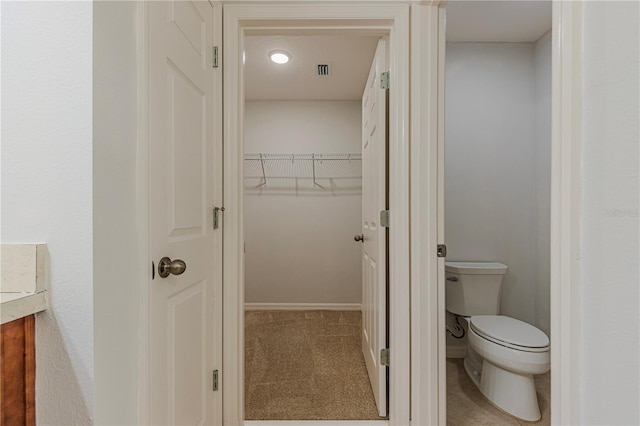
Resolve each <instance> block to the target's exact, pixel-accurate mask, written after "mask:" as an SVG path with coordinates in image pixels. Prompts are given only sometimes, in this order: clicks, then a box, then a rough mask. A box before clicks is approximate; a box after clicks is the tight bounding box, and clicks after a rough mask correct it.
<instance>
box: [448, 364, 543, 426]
mask: <svg viewBox="0 0 640 426" xmlns="http://www.w3.org/2000/svg"><path fill="white" fill-rule="evenodd" d="M550 379H551V373H547V374H543V375H540V376H536V377H535V382H536V390H537V392H538V403H539V404H540V411H541V412H542V419H540V421H538V422H535V423H530V422H525V421H523V420H517V419H515V418H513V417H511V416H510V415H508V414H505V413H504V412H503V411H501V410H499V409H498V408H496V407H495V406H493V405H492V404H491V403H490V402H489V400H488V399H487V398H485V397H484V395H482V393H480V390H479V389H478V388H477V387H476V385H474V384H473V382H472V381H471V379H470V378H469V377H468V376H467V373H466V371H465V370H464V366H463V364H462V358H448V359H447V425H450V426H463V425H474V426H475V425H530V424H535V425H550V424H551V410H550V408H551V398H550V395H551V382H550Z"/></svg>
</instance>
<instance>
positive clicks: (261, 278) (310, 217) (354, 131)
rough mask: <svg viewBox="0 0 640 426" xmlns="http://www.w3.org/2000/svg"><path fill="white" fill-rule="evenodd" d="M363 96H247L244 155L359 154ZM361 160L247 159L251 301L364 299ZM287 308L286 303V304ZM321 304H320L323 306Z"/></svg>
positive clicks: (355, 304) (355, 302) (348, 304)
mask: <svg viewBox="0 0 640 426" xmlns="http://www.w3.org/2000/svg"><path fill="white" fill-rule="evenodd" d="M361 126H362V125H361V104H360V102H359V101H247V103H246V105H245V134H244V139H245V152H246V153H267V154H268V153H287V154H311V153H317V154H322V153H358V154H359V153H360V145H361ZM360 163H361V161H357V160H352V161H351V162H349V161H339V162H338V161H333V162H329V161H324V162H321V161H317V162H316V174H317V176H318V178H317V180H316V182H317V183H318V184H319V185H321V186H316V185H314V184H313V179H312V172H313V170H312V165H311V162H310V161H300V160H295V161H289V160H287V161H271V162H270V161H266V162H265V167H266V177H267V183H266V185H262V183H263V180H262V170H261V165H260V163H259V162H256V161H245V199H244V201H245V215H244V218H245V219H244V220H245V252H246V254H245V301H246V302H247V303H248V306H247V307H261V306H262V305H256V304H302V303H304V304H306V303H313V304H321V305H325V306H329V305H331V304H344V307H345V308H359V304H360V302H361V268H362V267H361V247H360V244H358V243H356V242H355V241H354V240H353V236H354V235H355V234H359V233H360V232H361V210H362V195H361V194H362V179H361V164H360ZM283 306H284V305H283ZM318 307H322V306H320V305H318Z"/></svg>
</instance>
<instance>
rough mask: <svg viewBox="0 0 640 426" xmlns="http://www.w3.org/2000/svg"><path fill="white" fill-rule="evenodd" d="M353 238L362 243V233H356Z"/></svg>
mask: <svg viewBox="0 0 640 426" xmlns="http://www.w3.org/2000/svg"><path fill="white" fill-rule="evenodd" d="M353 239H354V240H356V241H360V242H363V243H364V234H356V235H355V237H353Z"/></svg>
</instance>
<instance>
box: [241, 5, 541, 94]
mask: <svg viewBox="0 0 640 426" xmlns="http://www.w3.org/2000/svg"><path fill="white" fill-rule="evenodd" d="M446 8H447V41H448V42H514V43H521V42H533V41H536V40H537V39H538V38H540V37H541V36H542V35H544V34H545V33H546V32H547V31H548V30H549V29H550V28H551V1H548V0H539V1H526V0H510V1H483V0H475V1H462V0H449V3H448V4H447V6H446ZM378 38H379V37H376V36H340V35H286V36H284V35H283V36H273V35H268V36H267V35H262V36H249V37H247V38H246V49H245V98H246V99H247V100H359V99H361V97H362V92H363V90H364V85H365V82H366V79H367V75H368V72H369V67H370V65H371V61H372V60H373V55H374V53H375V49H376V45H377V41H378ZM272 50H286V51H287V52H289V53H291V61H290V62H289V63H288V64H285V65H277V64H274V63H273V62H271V60H270V59H269V56H268V54H269V52H271V51H272ZM326 62H329V63H331V65H332V74H331V76H330V77H318V76H317V75H316V65H317V64H319V63H326Z"/></svg>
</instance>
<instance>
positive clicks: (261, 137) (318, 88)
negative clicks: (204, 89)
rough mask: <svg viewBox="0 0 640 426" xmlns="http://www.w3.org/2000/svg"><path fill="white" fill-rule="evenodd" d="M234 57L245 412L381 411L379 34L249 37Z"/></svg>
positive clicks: (363, 416)
mask: <svg viewBox="0 0 640 426" xmlns="http://www.w3.org/2000/svg"><path fill="white" fill-rule="evenodd" d="M244 55H245V56H244V62H245V68H244V76H245V77H244V84H245V104H244V128H243V130H244V235H245V238H244V243H245V247H244V252H245V263H244V276H245V288H244V295H245V298H244V300H245V315H244V336H245V337H244V359H245V362H244V377H245V380H244V395H245V419H247V420H379V419H381V418H382V419H383V418H385V417H386V416H387V409H388V408H387V401H388V396H387V393H388V386H387V377H388V373H387V367H386V365H384V363H381V358H380V352H381V351H384V350H385V349H386V348H387V347H388V325H387V319H388V315H387V313H388V308H387V282H388V280H387V273H386V271H387V269H388V268H387V261H388V251H387V228H386V227H385V224H381V223H380V212H382V211H384V210H386V209H387V207H388V197H387V194H388V190H387V188H388V185H387V162H386V159H387V141H388V138H387V132H386V129H387V114H386V111H387V107H386V103H387V90H386V89H387V88H386V87H385V86H384V85H381V82H380V80H381V75H382V74H383V73H385V72H387V71H388V59H387V50H386V41H385V40H384V39H382V38H381V37H379V36H362V35H335V34H332V35H327V34H319V35H318V34H316V35H291V34H288V35H273V34H270V35H256V36H248V37H246V39H245V50H244ZM274 55H276V56H274ZM282 62H284V63H282Z"/></svg>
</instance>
